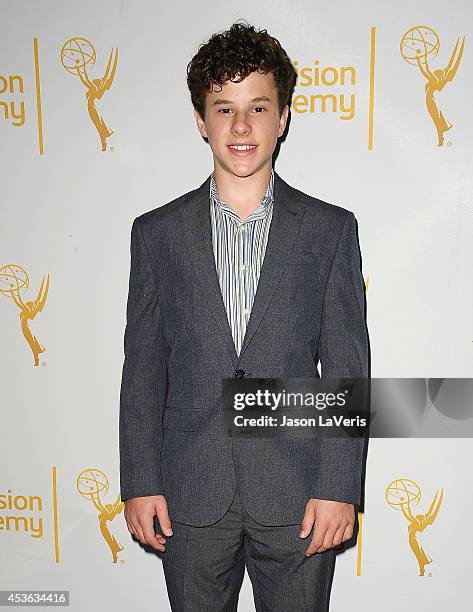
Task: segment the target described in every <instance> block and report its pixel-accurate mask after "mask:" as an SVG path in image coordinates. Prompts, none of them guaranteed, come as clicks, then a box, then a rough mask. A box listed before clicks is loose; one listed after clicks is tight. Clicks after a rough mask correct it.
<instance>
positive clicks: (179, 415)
mask: <svg viewBox="0 0 473 612" xmlns="http://www.w3.org/2000/svg"><path fill="white" fill-rule="evenodd" d="M203 417H204V410H203V409H202V408H175V407H174V406H166V408H165V410H164V416H163V429H176V430H178V431H198V430H199V429H201V428H202V423H203Z"/></svg>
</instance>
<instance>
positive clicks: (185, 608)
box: [155, 490, 336, 612]
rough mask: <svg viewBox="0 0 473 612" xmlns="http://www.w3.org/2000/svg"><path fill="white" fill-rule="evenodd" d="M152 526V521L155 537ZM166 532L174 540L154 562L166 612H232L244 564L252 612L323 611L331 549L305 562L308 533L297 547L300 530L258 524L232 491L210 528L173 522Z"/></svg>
mask: <svg viewBox="0 0 473 612" xmlns="http://www.w3.org/2000/svg"><path fill="white" fill-rule="evenodd" d="M302 510H303V509H301V511H302ZM301 518H302V516H301ZM157 527H158V523H157V517H155V529H156V531H160V530H159V529H157ZM172 527H173V532H174V535H173V536H171V537H167V541H166V551H165V552H164V553H162V554H161V557H162V559H163V566H164V574H165V578H166V586H167V591H168V596H169V601H170V603H171V608H172V611H173V612H234V611H236V610H237V606H238V596H239V592H240V588H241V585H242V582H243V576H244V572H245V565H246V567H247V569H248V574H249V577H250V580H251V583H252V586H253V596H254V601H255V607H256V611H257V612H289V611H292V610H297V612H326V611H327V610H328V601H329V595H330V588H331V582H332V577H333V571H334V567H335V555H336V552H335V550H334V549H333V548H330V549H328V550H326V551H325V552H322V553H316V554H314V555H312V556H311V557H306V556H305V551H306V548H307V547H308V545H309V543H310V541H311V539H312V535H313V532H312V531H311V533H310V534H309V536H308V537H306V538H305V539H304V540H302V539H301V538H299V533H300V529H301V525H300V523H297V524H294V525H284V526H267V525H261V524H259V523H257V522H256V521H255V520H254V519H253V518H252V517H251V516H250V515H249V514H248V512H247V511H246V510H245V508H244V507H243V505H242V503H241V500H240V496H239V495H238V490H237V491H236V492H235V497H234V498H233V501H232V504H231V506H230V507H229V509H228V510H227V512H226V513H225V514H224V516H223V517H222V518H221V519H220V520H218V521H217V522H215V523H213V524H212V525H208V526H204V527H195V526H191V525H186V524H184V523H179V522H177V521H174V520H173V521H172Z"/></svg>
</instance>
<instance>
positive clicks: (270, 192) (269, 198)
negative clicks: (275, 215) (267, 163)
mask: <svg viewBox="0 0 473 612" xmlns="http://www.w3.org/2000/svg"><path fill="white" fill-rule="evenodd" d="M210 197H211V198H212V199H214V200H215V201H216V202H217V203H218V204H220V205H223V206H224V208H225V207H228V205H227V204H226V203H225V202H223V200H221V199H220V197H219V195H218V189H217V183H216V182H215V172H212V175H211V179H210ZM273 202H274V170H273V168H271V176H270V177H269V183H268V187H267V188H266V192H265V194H264V196H263V197H262V198H261V201H260V204H259V205H260V206H263V208H264V209H265V210H267V209H268V208H269V206H270V204H272V203H273Z"/></svg>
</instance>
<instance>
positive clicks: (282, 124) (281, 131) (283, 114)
mask: <svg viewBox="0 0 473 612" xmlns="http://www.w3.org/2000/svg"><path fill="white" fill-rule="evenodd" d="M288 115H289V106H288V105H287V104H286V106H285V107H284V108H283V109H282V112H281V116H280V117H279V128H278V138H279V137H280V136H282V135H283V134H284V130H285V129H286V123H287V116H288Z"/></svg>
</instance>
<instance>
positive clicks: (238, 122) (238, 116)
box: [232, 113, 251, 135]
mask: <svg viewBox="0 0 473 612" xmlns="http://www.w3.org/2000/svg"><path fill="white" fill-rule="evenodd" d="M250 132H251V125H250V124H249V122H248V120H247V118H246V116H245V113H235V118H234V120H233V124H232V133H233V134H235V135H237V134H238V135H240V134H241V135H243V134H249V133H250Z"/></svg>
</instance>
